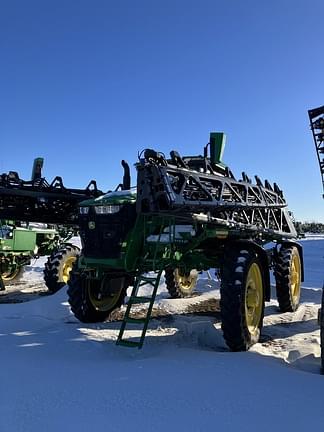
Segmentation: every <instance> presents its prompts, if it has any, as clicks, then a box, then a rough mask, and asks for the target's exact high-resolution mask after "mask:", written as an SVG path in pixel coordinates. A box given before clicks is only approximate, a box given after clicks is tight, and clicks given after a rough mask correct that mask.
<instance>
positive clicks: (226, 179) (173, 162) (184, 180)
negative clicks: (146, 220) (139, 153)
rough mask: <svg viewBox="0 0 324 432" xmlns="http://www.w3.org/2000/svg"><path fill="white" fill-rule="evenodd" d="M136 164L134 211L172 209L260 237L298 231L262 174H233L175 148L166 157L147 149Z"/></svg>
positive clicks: (169, 211) (178, 214)
mask: <svg viewBox="0 0 324 432" xmlns="http://www.w3.org/2000/svg"><path fill="white" fill-rule="evenodd" d="M175 155H176V157H175ZM192 167H194V168H195V169H192ZM137 170H138V180H137V194H138V196H137V211H138V212H142V213H165V214H172V215H174V216H176V217H177V218H178V219H179V220H180V219H191V220H197V221H200V222H202V223H204V222H205V223H208V224H213V225H222V226H227V227H228V228H229V229H232V230H233V231H234V230H239V231H240V232H241V231H242V230H245V231H249V232H250V233H251V235H252V236H259V237H260V236H262V237H263V238H264V237H270V238H272V239H275V238H280V239H282V238H290V237H296V236H297V234H296V231H295V227H294V224H293V221H292V218H291V215H290V214H289V212H288V211H287V208H286V206H287V204H286V201H285V199H284V196H283V193H282V191H281V190H280V188H279V187H278V185H277V184H274V185H273V186H272V185H271V184H270V183H269V182H268V181H267V180H265V184H264V185H263V183H262V181H261V180H260V179H259V178H258V177H257V176H256V184H253V183H252V181H251V180H250V179H249V178H248V176H247V175H246V174H245V173H242V179H241V180H236V179H235V178H234V176H233V174H232V173H231V171H230V170H229V169H228V168H225V167H224V165H222V164H220V165H215V164H212V163H210V160H209V159H208V158H206V157H200V159H198V158H197V157H195V158H194V159H191V158H186V157H184V158H181V157H180V156H179V155H178V154H177V153H176V152H171V159H170V160H167V159H165V157H164V156H163V155H162V154H160V153H157V152H155V151H153V150H146V151H145V153H144V158H143V159H140V163H139V164H137Z"/></svg>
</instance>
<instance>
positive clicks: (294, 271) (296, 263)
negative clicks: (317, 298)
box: [290, 251, 301, 304]
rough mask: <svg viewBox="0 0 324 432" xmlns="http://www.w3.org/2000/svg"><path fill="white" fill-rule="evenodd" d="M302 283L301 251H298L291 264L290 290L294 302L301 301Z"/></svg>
mask: <svg viewBox="0 0 324 432" xmlns="http://www.w3.org/2000/svg"><path fill="white" fill-rule="evenodd" d="M300 283H301V264H300V258H299V253H298V252H297V251H296V252H295V253H294V254H293V256H292V260H291V264H290V292H291V299H292V302H293V303H294V304H297V303H298V302H299V298H300Z"/></svg>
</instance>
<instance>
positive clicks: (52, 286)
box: [44, 245, 80, 293]
mask: <svg viewBox="0 0 324 432" xmlns="http://www.w3.org/2000/svg"><path fill="white" fill-rule="evenodd" d="M79 254H80V249H79V248H78V247H77V246H74V245H66V246H65V247H64V248H61V249H59V250H56V251H54V252H53V253H52V255H50V257H49V258H48V260H47V262H46V263H45V269H44V280H45V284H46V286H47V288H48V290H49V291H50V292H52V293H55V292H57V291H58V290H59V289H61V288H62V287H63V286H65V285H66V284H67V283H68V280H69V278H70V272H71V270H72V267H73V264H74V262H75V261H76V259H77V257H78V256H79Z"/></svg>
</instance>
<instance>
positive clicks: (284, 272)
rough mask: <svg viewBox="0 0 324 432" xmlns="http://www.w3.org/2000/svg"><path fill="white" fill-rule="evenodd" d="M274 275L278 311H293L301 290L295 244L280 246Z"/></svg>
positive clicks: (297, 253)
mask: <svg viewBox="0 0 324 432" xmlns="http://www.w3.org/2000/svg"><path fill="white" fill-rule="evenodd" d="M274 275H275V278H276V291H277V299H278V303H279V309H280V311H281V312H294V311H295V310H297V308H298V306H299V300H300V291H301V260H300V256H299V252H298V249H297V247H296V246H292V245H287V246H281V248H280V250H279V252H278V255H277V259H276V262H275V267H274Z"/></svg>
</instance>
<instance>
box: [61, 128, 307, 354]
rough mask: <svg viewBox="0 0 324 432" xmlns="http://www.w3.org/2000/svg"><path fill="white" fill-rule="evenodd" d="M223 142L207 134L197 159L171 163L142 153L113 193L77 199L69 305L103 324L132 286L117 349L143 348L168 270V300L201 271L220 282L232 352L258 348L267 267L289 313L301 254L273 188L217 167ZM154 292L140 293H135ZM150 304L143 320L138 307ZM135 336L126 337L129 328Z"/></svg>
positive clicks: (173, 158)
mask: <svg viewBox="0 0 324 432" xmlns="http://www.w3.org/2000/svg"><path fill="white" fill-rule="evenodd" d="M224 143H225V136H224V134H223V133H211V135H210V141H209V143H208V144H207V146H206V147H205V148H204V151H203V155H201V156H185V157H181V156H180V155H179V154H178V153H177V152H176V151H171V153H170V157H169V158H167V157H166V156H165V155H164V154H162V153H159V152H157V151H154V150H152V149H147V150H145V151H143V152H142V154H141V155H140V156H139V160H138V162H137V164H136V169H137V186H136V188H133V189H131V188H130V176H129V168H128V165H127V164H126V162H124V161H123V162H122V163H123V166H124V179H123V183H122V185H120V188H119V190H116V191H115V192H110V193H108V194H105V195H102V196H100V197H98V198H94V199H89V200H86V201H83V202H81V204H80V207H79V227H80V236H81V240H82V251H81V255H80V256H79V258H78V259H77V262H76V263H75V266H74V269H73V270H72V272H71V278H70V281H69V289H68V296H69V303H70V305H71V308H72V311H73V312H74V314H75V316H76V317H77V318H78V319H79V320H80V321H82V322H98V321H104V320H106V319H109V316H110V314H111V312H112V311H113V310H115V309H116V308H118V307H120V306H121V305H122V304H123V303H124V299H125V296H126V289H127V288H128V287H129V286H133V289H132V293H131V295H130V297H129V300H128V305H127V309H126V312H125V317H124V320H123V322H122V325H121V329H120V333H119V336H118V340H117V344H119V345H125V346H134V347H139V348H140V347H142V345H143V342H144V337H145V332H146V329H147V326H148V322H149V318H150V314H151V311H152V307H153V303H154V299H155V296H156V292H157V288H158V286H159V282H160V278H161V275H162V273H163V272H164V275H165V281H166V285H167V288H168V290H169V292H170V293H171V295H172V296H173V297H183V296H188V295H190V294H191V292H192V290H193V289H194V286H195V284H196V281H197V274H198V272H200V271H206V270H209V269H216V271H217V273H219V274H220V277H221V290H220V291H221V301H220V306H221V318H222V330H223V334H224V338H225V341H226V343H227V345H228V346H229V347H230V349H232V350H234V351H240V350H247V349H248V348H249V347H250V346H251V345H252V344H254V343H255V342H257V341H258V340H259V337H260V332H261V328H262V322H263V315H264V304H265V301H268V300H270V271H271V270H273V272H274V275H275V280H276V290H277V297H278V302H279V307H280V310H281V311H284V312H288V311H295V310H296V309H297V307H298V304H299V298H300V285H301V281H302V280H303V257H302V248H301V246H300V245H299V244H298V243H296V241H295V238H296V231H295V228H294V224H293V221H292V218H291V216H290V213H289V212H288V210H287V206H286V202H285V199H284V196H283V192H282V190H281V189H280V188H279V187H278V185H277V184H273V185H271V184H270V183H269V182H268V181H267V180H265V182H264V183H263V182H262V181H261V180H260V179H259V178H258V177H256V178H255V182H252V181H251V179H250V178H249V177H248V176H247V175H246V174H245V173H244V172H243V173H242V178H240V179H236V178H235V177H234V175H233V173H232V172H231V170H230V169H229V168H228V167H227V166H226V165H224V164H223V163H222V161H221V159H222V153H223V149H224ZM143 285H146V291H145V292H147V287H151V292H150V295H145V296H142V295H140V291H139V289H140V287H142V286H143ZM142 303H144V304H146V306H147V313H146V316H145V317H144V318H141V319H139V318H137V317H136V316H134V314H133V311H134V306H135V308H136V305H139V304H142ZM134 327H135V328H137V329H139V330H140V332H139V334H140V337H138V338H130V337H129V335H130V333H129V332H128V330H129V329H134Z"/></svg>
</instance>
